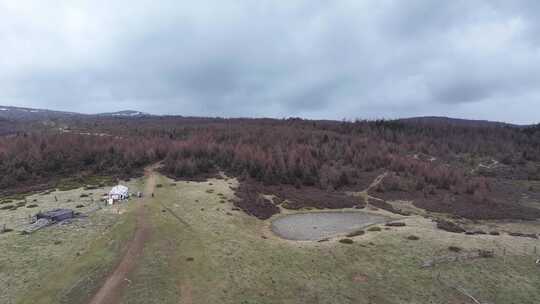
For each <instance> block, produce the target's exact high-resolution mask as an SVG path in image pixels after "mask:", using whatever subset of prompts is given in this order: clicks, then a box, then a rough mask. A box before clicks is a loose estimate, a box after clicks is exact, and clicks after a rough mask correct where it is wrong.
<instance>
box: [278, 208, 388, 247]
mask: <svg viewBox="0 0 540 304" xmlns="http://www.w3.org/2000/svg"><path fill="white" fill-rule="evenodd" d="M387 220H388V218H386V217H384V216H379V215H373V214H369V213H366V212H362V211H346V212H310V213H297V214H291V215H285V216H283V217H280V218H277V219H276V220H274V221H273V222H272V231H273V232H274V233H275V234H277V235H278V236H279V237H281V238H284V239H288V240H296V241H316V240H320V239H324V238H328V237H333V236H336V235H340V234H346V233H349V232H353V231H356V230H359V229H362V228H363V227H366V226H369V225H372V224H376V223H383V222H386V221H387Z"/></svg>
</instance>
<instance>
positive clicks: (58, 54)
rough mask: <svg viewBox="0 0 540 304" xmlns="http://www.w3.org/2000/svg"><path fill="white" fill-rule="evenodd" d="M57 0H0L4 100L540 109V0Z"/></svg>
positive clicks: (345, 113)
mask: <svg viewBox="0 0 540 304" xmlns="http://www.w3.org/2000/svg"><path fill="white" fill-rule="evenodd" d="M59 3H60V5H59V6H58V8H55V9H53V8H49V7H44V6H43V5H41V4H40V2H38V1H25V2H24V3H22V4H17V3H15V2H13V3H3V4H0V20H3V21H0V25H2V27H1V30H0V45H2V46H3V48H1V49H0V58H1V59H0V104H8V105H9V104H12V105H20V106H34V107H40V108H51V107H52V108H56V109H65V110H72V111H84V112H100V111H113V110H120V109H124V108H133V109H139V110H143V111H148V112H153V113H158V114H165V113H174V114H183V115H206V116H270V117H285V116H305V117H308V118H330V119H341V118H381V117H400V116H413V115H455V116H461V117H471V116H474V115H489V116H488V117H478V118H482V119H502V120H506V121H511V122H521V123H530V122H534V121H535V120H538V118H537V117H536V116H535V115H534V114H533V113H532V112H531V110H530V109H531V107H532V108H535V109H537V110H540V107H539V105H538V99H537V98H538V96H539V92H538V91H539V89H538V88H537V84H538V83H539V82H540V72H537V71H540V44H539V43H538V42H539V41H538V38H537V37H540V35H538V34H539V33H540V30H539V29H540V21H539V20H540V18H538V17H540V16H539V14H540V13H539V12H540V10H539V9H538V8H540V7H539V5H538V4H537V3H538V2H536V1H512V2H509V1H474V2H471V1H449V2H439V1H427V0H426V1H420V0H419V1H406V2H402V1H352V0H351V1H338V2H327V1H280V2H276V1H257V2H251V1H240V0H238V1H227V2H219V3H215V2H211V1H208V2H207V1H198V2H197V3H187V2H177V1H158V2H155V1H153V2H151V1H129V2H128V1H115V2H114V3H111V4H110V7H102V6H99V5H98V4H96V3H94V2H92V1H88V2H77V3H74V2H71V1H60V2H59ZM514 98H520V101H519V102H516V103H512V100H513V99H514ZM501 102H507V103H508V104H509V107H513V109H512V110H511V111H505V110H504V109H500V108H501V107H500V104H501ZM472 105H474V106H472ZM482 105H483V106H484V108H488V110H486V111H483V112H482V113H481V114H478V111H477V109H476V108H475V107H476V106H482ZM521 111H524V112H523V113H525V114H519V115H518V114H516V113H521ZM533 112H534V111H533Z"/></svg>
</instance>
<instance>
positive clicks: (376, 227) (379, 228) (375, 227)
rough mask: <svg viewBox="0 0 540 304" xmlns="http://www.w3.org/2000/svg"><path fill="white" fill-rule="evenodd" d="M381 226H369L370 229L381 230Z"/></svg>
mask: <svg viewBox="0 0 540 304" xmlns="http://www.w3.org/2000/svg"><path fill="white" fill-rule="evenodd" d="M381 230H382V229H381V227H378V226H372V227H369V228H368V231H381Z"/></svg>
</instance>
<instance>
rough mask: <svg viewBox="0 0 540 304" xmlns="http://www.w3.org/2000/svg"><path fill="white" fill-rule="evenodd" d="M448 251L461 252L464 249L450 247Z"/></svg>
mask: <svg viewBox="0 0 540 304" xmlns="http://www.w3.org/2000/svg"><path fill="white" fill-rule="evenodd" d="M448 250H450V251H452V252H460V251H461V250H463V249H461V247H458V246H449V247H448Z"/></svg>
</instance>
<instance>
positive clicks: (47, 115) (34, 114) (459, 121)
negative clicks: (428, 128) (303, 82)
mask: <svg viewBox="0 0 540 304" xmlns="http://www.w3.org/2000/svg"><path fill="white" fill-rule="evenodd" d="M152 116H159V115H153V114H150V113H146V112H142V111H136V110H122V111H116V112H104V113H96V114H83V113H77V112H69V111H56V110H47V109H35V108H25V107H13V106H0V120H5V121H40V120H50V119H66V118H70V119H76V118H78V117H80V118H84V117H118V118H138V117H152ZM167 116H171V117H181V115H167ZM193 118H204V117H193ZM325 121H328V122H330V121H333V120H325ZM334 121H337V120H334ZM394 121H398V122H403V123H419V124H426V125H452V126H464V127H495V126H497V127H516V128H527V127H532V126H533V125H518V124H511V123H505V122H497V121H488V120H473V119H463V118H451V117H444V116H420V117H409V118H399V119H395V120H394Z"/></svg>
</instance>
